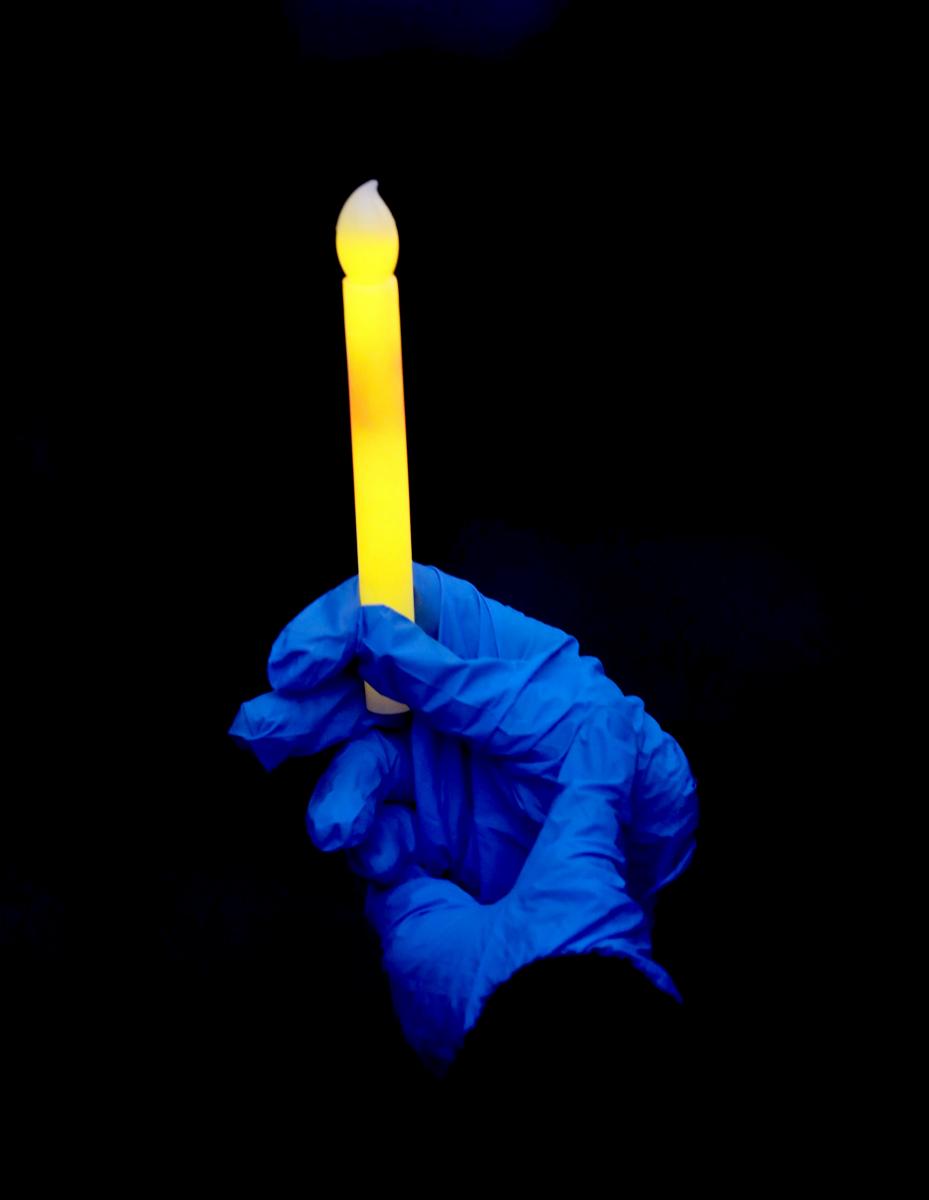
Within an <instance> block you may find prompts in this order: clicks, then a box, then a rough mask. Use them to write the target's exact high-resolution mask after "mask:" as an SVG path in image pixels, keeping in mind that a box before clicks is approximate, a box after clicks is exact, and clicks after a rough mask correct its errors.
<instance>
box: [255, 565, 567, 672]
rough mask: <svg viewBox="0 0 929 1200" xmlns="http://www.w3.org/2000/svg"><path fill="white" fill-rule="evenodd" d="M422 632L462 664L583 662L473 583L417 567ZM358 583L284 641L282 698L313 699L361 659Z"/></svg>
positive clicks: (310, 614) (274, 659)
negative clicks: (555, 658) (303, 695)
mask: <svg viewBox="0 0 929 1200" xmlns="http://www.w3.org/2000/svg"><path fill="white" fill-rule="evenodd" d="M413 592H414V602H415V612H416V624H417V625H419V626H420V628H421V629H423V630H425V632H426V633H428V635H429V636H430V637H432V638H435V639H436V641H438V642H439V643H440V644H441V645H443V646H447V647H448V649H450V650H453V651H454V652H455V654H457V655H459V656H460V657H462V658H478V657H481V658H483V657H486V658H506V659H516V660H523V661H524V660H526V659H529V658H532V657H534V656H536V655H538V654H552V653H558V654H562V655H565V656H567V657H572V656H574V655H576V654H577V648H578V647H577V641H576V640H575V639H574V638H573V637H571V636H570V635H568V634H566V633H564V632H563V631H562V630H560V629H556V628H554V627H553V626H550V625H545V624H544V623H543V622H541V621H537V620H536V619H535V618H533V617H527V616H526V615H525V614H524V613H521V612H519V611H518V610H517V609H514V608H509V607H508V606H507V605H505V604H501V603H499V602H498V601H496V600H491V599H489V598H488V597H486V596H484V595H483V594H482V593H481V592H479V591H478V590H477V588H476V587H474V586H473V584H470V583H468V581H467V580H465V579H458V578H456V577H455V576H454V575H448V574H446V573H445V572H444V571H440V570H439V569H438V567H432V566H424V565H423V564H422V563H416V562H414V563H413ZM360 613H361V604H360V599H359V589H358V576H357V575H353V576H352V577H351V578H350V579H346V580H345V581H344V582H343V583H341V584H339V585H338V587H335V588H333V589H332V590H331V591H329V592H326V593H325V595H323V596H320V597H319V598H318V599H316V600H314V601H313V603H312V604H310V605H309V606H308V607H307V608H305V609H304V610H303V611H302V612H301V613H299V614H298V615H297V616H296V617H295V618H294V619H293V620H292V621H291V622H290V623H289V624H288V625H286V626H285V628H284V629H283V630H282V631H281V633H280V634H279V635H278V637H277V639H276V640H275V642H274V645H273V646H272V647H271V654H270V656H269V658H268V681H269V683H270V684H271V686H272V687H273V688H274V689H275V691H280V692H291V691H293V692H305V691H308V690H309V689H311V688H314V687H316V686H317V685H318V684H319V683H321V682H322V681H323V680H325V679H329V678H331V677H332V676H334V675H337V674H338V673H339V671H341V670H343V669H344V667H345V666H346V665H347V664H348V663H349V662H350V661H351V660H352V658H353V657H354V656H355V654H356V653H357V649H358V639H359V618H360Z"/></svg>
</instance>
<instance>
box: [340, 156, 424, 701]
mask: <svg viewBox="0 0 929 1200" xmlns="http://www.w3.org/2000/svg"><path fill="white" fill-rule="evenodd" d="M335 248H336V253H337V254H338V256H339V262H340V263H341V264H342V270H343V271H344V272H345V278H344V279H343V280H342V301H343V304H344V308H345V348H346V351H347V355H348V395H349V406H350V409H351V425H352V467H353V471H354V480H355V531H356V536H357V542H358V589H359V600H360V602H361V604H386V605H389V606H390V607H391V608H393V609H396V610H397V612H399V613H402V614H403V615H404V616H405V617H408V618H409V619H410V620H411V621H413V620H415V616H414V611H413V550H412V542H411V538H410V483H409V474H408V470H407V456H406V419H405V414H404V406H403V364H402V360H401V356H400V292H399V289H398V287H397V277H396V275H394V268H395V267H396V265H397V256H398V255H399V253H400V238H399V236H398V234H397V224H396V222H395V221H394V218H393V215H392V213H391V211H390V209H389V208H388V207H387V205H386V204H385V203H384V201H383V200H382V199H381V197H380V195H379V193H378V190H377V180H376V179H370V180H368V182H367V183H363V184H362V185H361V187H359V188H356V189H355V191H354V192H352V194H351V195H350V196H349V198H348V199H347V200H346V201H345V204H344V205H343V206H342V211H341V213H340V214H339V219H338V221H337V222H336V227H335ZM365 703H366V704H367V707H368V711H369V712H376V713H395V712H406V711H407V707H408V706H407V705H406V704H401V703H400V702H399V701H397V700H390V699H388V698H387V697H386V696H382V695H381V694H380V693H379V692H377V691H375V690H374V688H373V687H371V685H370V684H368V683H365Z"/></svg>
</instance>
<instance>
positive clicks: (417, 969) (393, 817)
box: [229, 563, 697, 1074]
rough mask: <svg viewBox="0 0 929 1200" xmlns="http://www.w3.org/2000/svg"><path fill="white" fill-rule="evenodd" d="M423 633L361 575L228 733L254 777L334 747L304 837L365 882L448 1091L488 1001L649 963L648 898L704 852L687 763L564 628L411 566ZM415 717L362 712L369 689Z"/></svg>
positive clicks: (305, 628)
mask: <svg viewBox="0 0 929 1200" xmlns="http://www.w3.org/2000/svg"><path fill="white" fill-rule="evenodd" d="M413 570H414V591H415V608H416V618H417V619H416V623H415V624H414V623H413V622H412V621H409V620H408V619H407V618H406V617H403V616H401V615H400V614H399V613H396V612H394V611H393V610H392V609H390V608H387V607H385V606H383V605H367V606H364V607H361V605H360V604H359V600H358V578H357V576H353V577H352V578H351V579H348V580H346V581H345V582H344V583H343V584H341V585H339V586H338V587H336V588H334V589H333V590H332V591H330V592H328V593H326V594H325V595H324V596H321V597H320V598H319V599H318V600H316V601H315V602H314V603H313V604H311V605H310V606H309V607H308V608H306V609H305V610H304V611H303V612H302V613H300V615H299V616H297V617H296V618H295V619H294V620H293V621H291V622H290V624H289V625H287V627H286V628H285V629H284V630H283V631H282V633H281V634H280V636H279V637H278V638H277V640H276V641H275V643H274V646H273V648H272V650H271V655H270V659H269V663H268V678H269V682H270V684H271V686H272V688H273V691H271V692H267V693H265V694H263V695H260V696H257V697H256V698H255V699H253V700H250V701H247V702H246V703H245V704H243V705H242V707H241V708H240V710H239V712H238V714H237V716H236V719H235V721H234V722H233V724H232V726H231V728H230V730H229V733H230V734H231V735H232V736H233V737H235V738H236V739H237V740H238V741H240V742H241V743H242V744H245V745H247V746H249V747H250V748H251V749H252V750H253V751H254V753H255V754H256V755H257V756H258V758H259V760H260V761H261V763H262V764H263V765H264V766H265V768H266V769H268V770H271V769H273V768H274V767H275V766H276V765H277V764H278V763H280V762H281V761H283V760H284V759H285V758H287V757H289V756H291V755H310V754H315V753H317V752H319V751H321V750H323V749H325V748H326V747H328V746H332V745H334V744H337V743H342V742H344V743H345V745H344V746H343V747H342V748H341V750H339V751H338V752H337V754H336V755H335V756H334V758H333V759H332V761H331V763H330V764H329V766H328V767H327V769H326V770H325V772H324V773H323V775H322V776H321V777H320V779H319V781H318V782H317V785H316V788H315V790H314V793H313V796H312V799H311V800H310V803H309V808H308V811H307V828H308V831H309V833H310V836H311V838H312V839H313V841H314V843H315V844H316V845H317V846H318V847H320V848H321V849H323V850H337V849H346V850H347V851H348V854H349V861H350V863H351V865H352V868H353V869H354V870H355V871H357V872H359V873H360V874H361V875H363V876H364V877H365V878H367V879H368V880H369V881H370V883H369V886H368V890H367V895H366V904H365V911H366V913H367V916H368V917H369V919H370V920H371V921H372V923H373V925H374V927H375V928H376V929H377V931H378V934H379V936H380V939H381V945H382V948H383V955H384V958H383V961H384V966H385V969H386V971H387V973H388V977H389V980H390V986H391V994H392V997H393V1002H394V1006H395V1009H396V1012H397V1015H398V1017H399V1020H400V1023H401V1026H402V1028H403V1031H404V1034H405V1036H406V1038H407V1040H408V1041H409V1043H410V1044H411V1045H412V1046H413V1048H414V1049H415V1050H416V1051H417V1053H418V1054H419V1055H420V1057H421V1058H422V1059H423V1061H424V1062H425V1063H426V1064H427V1065H428V1066H429V1067H430V1068H431V1069H432V1070H433V1071H435V1072H436V1073H437V1074H442V1073H444V1071H445V1070H446V1069H447V1067H448V1065H449V1063H450V1062H451V1061H452V1059H453V1058H454V1056H455V1054H456V1052H457V1050H458V1048H459V1047H460V1045H461V1043H462V1041H463V1038H464V1035H465V1033H466V1032H467V1030H468V1029H470V1028H471V1026H472V1025H473V1024H474V1023H475V1021H476V1020H477V1018H478V1016H479V1015H480V1012H481V1010H482V1007H483V1005H484V1003H485V1001H486V1000H487V998H488V996H489V995H490V994H491V992H492V991H493V990H494V989H495V988H496V987H498V986H499V985H500V984H501V983H503V982H504V981H505V980H506V979H508V978H509V977H510V976H511V975H512V974H514V972H516V971H517V970H519V968H521V967H522V966H524V965H526V964H527V963H529V962H532V961H534V960H536V959H539V958H545V957H549V956H553V955H564V954H583V953H590V952H598V953H602V954H609V955H617V956H620V957H623V958H627V959H629V960H631V961H632V962H633V963H634V964H635V965H636V966H637V967H638V968H639V969H640V970H641V971H642V972H643V973H644V974H645V975H646V976H647V977H648V978H649V979H651V980H652V981H653V983H654V984H655V985H656V986H657V987H658V988H660V989H661V990H663V991H665V992H668V993H670V994H671V995H673V996H674V997H675V998H676V999H678V1000H679V999H680V996H679V994H678V992H677V989H676V988H675V985H674V983H673V981H672V980H671V978H670V976H669V975H668V973H667V972H666V971H665V970H664V969H663V968H662V967H661V966H659V965H658V964H657V963H655V962H654V961H653V959H652V957H651V940H650V929H651V919H652V912H653V904H654V898H655V895H656V893H657V892H658V890H659V889H660V888H661V887H663V886H664V885H665V884H666V883H668V882H670V881H671V880H672V879H674V878H675V877H676V876H677V875H678V874H679V873H680V872H681V871H682V870H683V869H684V868H685V867H686V865H687V863H688V862H689V861H690V858H691V856H692V854H693V850H694V831H695V828H696V824H697V799H696V791H695V785H694V780H693V777H692V775H691V772H690V769H689V767H688V764H687V760H686V758H685V757H684V754H683V752H682V751H681V749H680V747H679V746H678V745H677V743H676V742H675V741H674V739H673V738H671V737H670V736H668V735H667V734H665V733H663V732H662V731H661V729H660V728H659V726H658V725H657V724H656V723H655V721H654V720H652V718H651V717H649V716H648V715H647V714H646V713H645V710H644V708H643V705H642V702H641V701H640V700H638V699H637V698H636V697H632V696H624V695H623V693H622V692H621V691H620V689H619V688H618V687H617V686H616V684H614V683H613V682H611V681H610V680H609V679H607V677H606V676H605V675H604V672H603V667H602V665H601V663H600V662H599V660H598V659H596V658H592V657H589V656H586V655H581V654H580V653H579V648H578V643H577V641H576V640H575V639H574V638H573V637H570V636H568V635H567V634H565V633H562V632H561V631H560V630H558V629H554V628H552V627H551V626H548V625H544V624H542V623H541V622H539V621H536V620H534V619H533V618H531V617H527V616H524V615H523V614H522V613H520V612H517V611H516V610H515V609H512V608H509V607H507V606H506V605H503V604H500V603H498V602H496V601H494V600H490V599H488V598H487V597H485V596H483V595H481V593H480V592H478V591H477V590H476V589H475V588H474V587H473V586H472V585H471V584H469V583H467V582H466V581H464V580H462V579H456V578H455V577H453V576H451V575H447V574H445V573H444V572H442V571H440V570H438V569H437V568H436V567H427V566H421V565H420V564H419V563H415V564H414V567H413ZM362 679H365V680H367V681H368V682H369V683H370V684H371V685H372V686H373V687H374V688H376V689H377V690H378V691H379V692H381V693H382V694H383V695H386V696H391V697H393V698H394V699H396V700H401V701H403V702H405V703H406V704H408V705H409V706H410V710H411V711H410V713H400V714H393V715H389V716H383V715H378V714H374V713H369V712H368V711H367V709H366V708H365V702H364V689H363V687H362V683H361V680H362Z"/></svg>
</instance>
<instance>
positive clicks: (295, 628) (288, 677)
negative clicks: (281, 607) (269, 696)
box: [268, 575, 360, 693]
mask: <svg viewBox="0 0 929 1200" xmlns="http://www.w3.org/2000/svg"><path fill="white" fill-rule="evenodd" d="M359 612H360V606H359V600H358V576H357V575H353V576H352V577H351V578H350V579H346V580H345V581H344V583H340V584H339V585H338V587H334V588H332V589H331V591H328V592H326V593H325V594H324V595H322V596H319V597H318V598H317V599H316V600H314V601H313V603H312V604H310V605H308V606H307V607H306V608H305V609H304V610H303V611H302V612H301V613H299V614H298V615H297V616H296V617H294V619H293V620H292V621H291V622H289V624H287V625H285V626H284V628H283V629H282V630H281V632H280V633H279V634H278V636H277V638H276V639H275V641H274V644H273V646H272V647H271V653H270V655H269V657H268V682H269V683H270V684H271V686H272V688H274V690H275V691H277V692H282V693H287V692H300V693H305V692H308V691H309V690H310V689H312V688H316V687H318V685H320V684H322V683H324V682H325V681H326V680H329V679H332V678H333V677H334V676H337V675H338V674H339V673H340V672H341V671H343V670H344V668H345V667H346V666H347V665H348V664H349V663H350V662H351V660H352V658H353V657H354V655H355V652H356V647H357V642H358V616H359Z"/></svg>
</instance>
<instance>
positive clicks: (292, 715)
mask: <svg viewBox="0 0 929 1200" xmlns="http://www.w3.org/2000/svg"><path fill="white" fill-rule="evenodd" d="M406 721H407V714H406V713H388V714H379V713H370V712H368V710H367V708H366V707H365V700H364V688H363V687H362V684H361V681H360V680H359V679H357V678H354V677H353V676H352V675H350V674H348V673H346V674H343V675H341V676H339V677H337V678H336V679H330V680H328V681H327V682H325V683H322V684H320V686H319V687H318V688H316V689H315V690H314V691H313V692H311V693H309V694H307V695H299V696H297V695H283V694H282V693H280V692H264V693H262V695H260V696H255V697H254V699H252V700H246V701H245V703H244V704H242V705H241V706H240V708H239V711H238V713H236V717H235V720H234V721H233V722H232V725H231V726H230V727H229V730H228V732H229V735H230V736H231V737H232V738H234V739H235V740H236V741H237V742H239V743H240V744H241V745H243V746H246V747H247V748H248V749H249V750H251V751H252V752H253V754H254V755H255V757H256V758H257V759H258V760H259V762H260V763H261V765H262V766H263V767H264V768H265V770H267V771H271V770H273V769H274V768H275V767H276V766H277V765H278V764H279V763H281V762H283V761H284V759H285V758H290V757H293V756H301V755H309V754H316V753H318V752H319V751H320V750H325V749H326V748H327V747H329V746H334V745H336V744H337V743H338V742H344V741H347V740H348V739H349V738H352V737H355V736H356V735H358V734H360V733H363V732H365V731H366V730H368V729H371V728H373V727H374V726H375V725H380V726H387V727H388V728H393V727H402V726H403V725H404V724H405V723H406Z"/></svg>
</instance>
